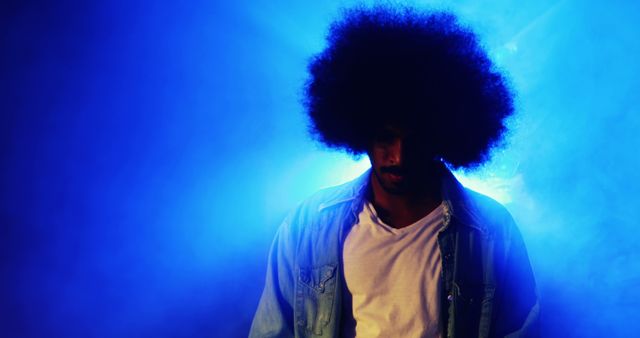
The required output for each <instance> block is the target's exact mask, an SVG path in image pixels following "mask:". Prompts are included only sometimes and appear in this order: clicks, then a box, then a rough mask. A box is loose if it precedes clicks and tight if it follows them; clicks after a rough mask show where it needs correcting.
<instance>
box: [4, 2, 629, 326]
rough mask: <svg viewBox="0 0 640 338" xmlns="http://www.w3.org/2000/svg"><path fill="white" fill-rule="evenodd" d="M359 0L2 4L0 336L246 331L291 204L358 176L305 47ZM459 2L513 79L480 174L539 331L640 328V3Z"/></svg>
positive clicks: (319, 43) (476, 178)
mask: <svg viewBox="0 0 640 338" xmlns="http://www.w3.org/2000/svg"><path fill="white" fill-rule="evenodd" d="M353 3H354V2H351V1H327V2H311V1H309V2H305V3H302V2H296V1H289V2H285V1H265V0H256V1H246V0H241V1H228V2H220V1H193V2H168V1H89V2H81V1H76V2H74V1H67V2H47V3H45V2H42V3H39V2H33V1H31V2H30V1H8V2H3V4H2V5H0V15H1V18H0V27H1V29H0V33H1V34H2V35H1V36H0V39H1V40H0V41H1V42H0V43H1V48H2V49H1V50H2V56H1V60H2V61H1V63H0V74H1V77H0V116H1V120H0V122H1V123H0V140H1V143H0V160H1V162H0V164H1V166H0V202H1V203H0V278H1V279H0V280H1V281H2V282H1V286H0V337H7V338H13V337H21V338H22V337H24V338H27V337H66V338H74V337H78V338H79V337H83V338H84V337H242V336H246V334H247V332H248V328H249V325H250V321H251V317H252V315H253V311H254V310H255V307H256V305H257V301H258V297H259V294H260V292H261V288H262V284H263V279H264V271H265V263H266V253H267V250H268V247H269V244H270V241H271V238H272V236H273V234H274V232H275V229H276V227H277V226H278V224H279V222H280V220H281V219H282V218H283V216H284V215H285V213H286V212H287V211H288V210H290V209H291V208H293V207H294V206H295V205H296V203H297V202H298V201H300V200H301V199H303V198H304V197H305V196H307V195H309V194H310V193H312V192H313V191H315V190H317V189H319V188H321V187H325V186H329V185H333V184H336V183H340V182H344V181H345V180H347V179H349V178H352V177H355V176H356V175H357V174H358V173H360V172H362V171H363V170H364V169H365V168H366V166H367V164H366V158H364V159H361V160H360V161H359V162H356V161H353V160H352V159H350V158H349V157H347V156H346V155H342V154H339V153H335V152H330V151H327V150H324V149H322V148H321V147H319V146H318V145H316V144H315V143H313V142H312V141H311V140H309V138H308V137H307V135H306V132H305V124H306V121H305V118H304V115H303V111H302V108H301V105H300V103H299V100H300V93H301V85H302V83H303V81H304V79H305V65H306V62H307V60H308V58H309V57H310V56H311V55H312V54H313V53H316V52H318V51H319V50H321V48H322V47H323V45H324V41H323V38H324V34H325V32H326V29H327V25H328V23H329V22H330V21H331V19H332V18H334V17H335V15H337V14H338V13H339V8H340V7H343V6H348V5H350V4H353ZM415 3H416V4H418V5H419V6H425V3H426V4H427V5H429V6H433V7H435V8H449V9H451V10H454V11H455V12H457V13H459V14H460V16H461V18H462V20H463V22H465V23H468V24H469V25H471V26H472V27H474V29H475V30H476V31H477V32H478V33H479V34H480V36H481V38H482V41H483V42H484V44H485V46H486V47H487V49H488V50H489V51H490V53H491V55H492V56H493V58H494V59H495V60H496V62H497V64H498V65H499V66H500V67H501V68H502V69H503V70H504V71H506V72H507V73H508V74H509V76H510V78H511V81H512V83H513V86H514V88H515V89H516V91H517V92H518V99H517V106H518V115H517V116H516V117H515V118H514V119H513V120H512V121H511V126H512V132H511V134H510V135H509V138H508V141H509V142H508V145H507V146H506V147H505V148H503V149H501V150H498V151H496V153H495V155H494V158H493V161H491V162H490V163H488V164H487V165H486V166H485V167H483V168H482V169H481V170H479V171H477V172H475V173H457V174H458V176H459V177H460V178H461V179H462V180H463V181H464V182H465V183H466V184H468V185H469V186H472V187H474V188H476V189H478V190H480V191H482V192H485V193H487V194H489V195H491V196H494V197H495V198H497V199H499V200H500V201H502V202H503V203H505V204H506V206H507V207H508V208H509V210H511V212H512V213H513V215H514V216H515V218H516V220H517V221H518V223H519V225H520V228H521V230H522V232H523V234H524V237H525V241H526V243H527V246H528V248H529V254H530V257H531V260H532V262H533V267H534V270H535V272H536V275H537V278H538V284H539V288H540V294H541V301H542V311H543V312H542V319H543V321H542V325H543V333H544V335H543V336H544V337H631V336H635V335H637V334H636V332H638V331H640V321H638V319H639V318H640V291H639V290H640V287H639V285H640V241H639V240H638V235H639V231H638V229H637V224H638V219H640V203H639V198H638V196H639V194H640V184H639V183H638V177H637V176H638V174H637V172H638V169H640V168H639V164H640V161H639V160H638V157H639V151H640V117H639V114H640V108H639V106H638V104H637V103H636V101H637V99H638V93H640V77H639V75H640V63H638V61H637V60H639V59H640V44H639V43H638V41H637V37H638V36H640V25H638V20H639V19H640V14H639V13H640V3H638V2H634V1H615V0H614V1H609V2H606V3H605V2H602V1H577V0H574V1H571V0H565V1H550V0H541V1H531V0H529V1H519V2H514V1H491V2H489V1H469V0H460V1H452V2H420V3H418V2H415Z"/></svg>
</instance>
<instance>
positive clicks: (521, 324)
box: [491, 217, 540, 338]
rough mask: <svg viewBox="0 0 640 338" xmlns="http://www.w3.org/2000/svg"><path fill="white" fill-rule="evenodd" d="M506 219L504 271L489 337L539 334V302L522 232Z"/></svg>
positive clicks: (519, 337)
mask: <svg viewBox="0 0 640 338" xmlns="http://www.w3.org/2000/svg"><path fill="white" fill-rule="evenodd" d="M509 218H510V221H509V226H508V228H507V229H508V230H507V236H506V238H507V240H506V241H505V249H506V251H505V252H506V259H505V265H504V270H503V272H504V274H503V276H502V283H501V284H502V285H501V286H500V287H499V288H498V289H497V294H496V304H495V305H496V308H495V309H494V310H495V311H496V312H495V313H496V316H494V321H495V322H494V325H492V326H493V328H494V334H492V335H491V337H500V338H502V337H504V338H525V337H526V338H529V337H532V338H533V337H539V335H540V333H539V312H540V305H539V302H538V293H537V289H536V283H535V279H534V275H533V270H532V268H531V263H530V261H529V257H528V255H527V249H526V247H525V245H524V241H523V239H522V235H521V234H520V231H519V230H518V228H517V227H516V225H515V223H514V222H513V220H512V219H511V217H509Z"/></svg>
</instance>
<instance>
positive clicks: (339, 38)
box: [304, 7, 513, 178]
mask: <svg viewBox="0 0 640 338" xmlns="http://www.w3.org/2000/svg"><path fill="white" fill-rule="evenodd" d="M327 41H328V46H327V47H326V48H325V49H324V50H323V51H322V52H321V53H320V54H318V55H316V56H315V57H314V58H313V59H312V61H311V63H310V65H309V79H308V82H307V84H306V87H305V99H304V104H305V107H306V109H307V113H308V115H309V118H310V122H311V123H310V129H311V131H312V133H313V134H314V135H315V136H316V138H317V139H319V140H320V141H321V142H322V143H324V144H325V145H327V146H329V147H333V148H340V149H345V150H347V151H348V152H350V153H352V154H364V153H368V154H369V155H370V156H371V157H372V161H373V162H375V161H376V154H377V153H376V150H375V149H376V148H375V146H376V144H377V145H378V146H379V145H380V142H379V141H380V140H384V139H385V138H388V134H389V131H390V130H391V131H395V132H396V133H400V134H401V135H402V139H403V140H404V141H405V143H407V145H408V146H409V147H410V151H409V152H406V150H405V153H406V154H408V155H411V156H413V154H418V155H419V156H420V158H419V159H413V158H411V157H409V158H410V159H411V160H410V161H408V162H406V163H405V165H404V166H403V168H404V169H402V170H409V171H413V170H421V169H424V168H423V167H425V164H426V163H433V162H434V161H435V162H439V161H444V162H446V163H448V164H449V165H451V166H453V167H456V168H458V167H465V168H470V167H474V166H476V165H478V164H480V163H482V162H484V161H485V160H486V159H487V157H488V155H489V151H490V150H491V148H492V147H493V146H495V145H496V144H497V143H499V141H500V140H501V138H502V135H503V133H504V131H505V126H504V121H505V119H506V118H507V117H508V116H510V115H511V114H512V112H513V102H512V93H511V92H510V90H509V88H508V86H507V85H506V82H505V79H504V78H503V76H502V75H501V74H500V73H499V72H498V71H496V70H495V69H494V67H493V65H492V63H491V61H490V60H489V59H488V57H487V55H486V52H485V51H484V50H483V49H482V48H481V47H480V45H479V44H478V42H477V40H476V36H475V35H474V34H473V33H472V32H471V31H469V30H468V29H466V28H464V27H461V26H460V25H459V24H458V23H457V21H456V18H455V17H454V16H453V15H452V14H449V13H442V12H435V13H434V12H418V11H416V10H410V9H406V8H400V9H397V8H396V9H392V8H388V7H374V8H356V9H352V10H348V11H346V12H345V13H344V15H343V16H342V18H341V19H340V20H338V21H336V22H334V23H333V25H332V26H331V30H330V33H329V36H328V38H327ZM392 134H393V133H392ZM385 135H386V136H385ZM409 141H410V142H409ZM416 149H417V150H416ZM409 158H407V160H409ZM385 163H386V162H385ZM372 164H373V166H374V169H375V166H376V163H372ZM378 165H380V166H381V167H382V168H386V167H388V166H387V165H382V164H381V163H378ZM389 170H396V169H389ZM386 171H387V169H384V170H382V173H385V172H386ZM386 176H387V177H388V178H393V177H394V176H389V175H386ZM395 178H397V177H395Z"/></svg>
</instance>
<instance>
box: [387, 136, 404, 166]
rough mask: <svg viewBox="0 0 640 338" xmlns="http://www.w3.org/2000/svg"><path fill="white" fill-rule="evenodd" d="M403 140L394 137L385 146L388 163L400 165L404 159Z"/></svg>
mask: <svg viewBox="0 0 640 338" xmlns="http://www.w3.org/2000/svg"><path fill="white" fill-rule="evenodd" d="M404 147H405V145H404V141H403V140H402V138H400V137H398V138H395V139H394V140H393V141H392V142H391V143H390V144H389V147H388V148H387V160H388V161H389V164H390V165H402V161H403V160H404V151H405V149H404Z"/></svg>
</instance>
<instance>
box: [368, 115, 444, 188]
mask: <svg viewBox="0 0 640 338" xmlns="http://www.w3.org/2000/svg"><path fill="white" fill-rule="evenodd" d="M426 143H427V142H426V141H425V140H424V139H422V138H421V137H420V135H419V134H418V133H416V132H413V131H407V130H405V129H401V128H396V127H385V128H384V129H383V130H382V131H381V132H380V133H379V134H378V136H377V137H376V138H375V140H374V141H373V144H372V145H371V147H370V150H369V151H368V154H369V159H370V160H371V168H372V170H373V174H374V176H375V179H377V180H378V182H379V184H380V186H381V187H382V188H383V189H384V190H385V191H387V192H388V193H391V194H394V195H404V194H411V193H419V192H420V191H421V189H424V188H425V186H426V183H427V182H430V181H432V180H433V178H434V176H433V175H436V173H437V168H438V162H437V161H436V160H435V159H434V157H435V156H434V154H433V152H432V151H431V150H430V149H429V145H428V144H426Z"/></svg>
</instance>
